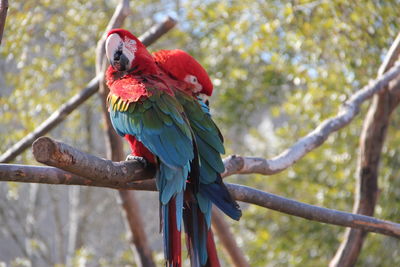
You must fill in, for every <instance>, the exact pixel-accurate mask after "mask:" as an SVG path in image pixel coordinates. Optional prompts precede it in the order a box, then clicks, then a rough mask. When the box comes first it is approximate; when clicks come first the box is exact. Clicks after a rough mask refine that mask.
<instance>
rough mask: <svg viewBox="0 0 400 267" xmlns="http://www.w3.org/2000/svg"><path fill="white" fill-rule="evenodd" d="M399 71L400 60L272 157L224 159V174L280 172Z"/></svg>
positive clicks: (343, 123)
mask: <svg viewBox="0 0 400 267" xmlns="http://www.w3.org/2000/svg"><path fill="white" fill-rule="evenodd" d="M399 74H400V64H396V65H395V66H394V67H392V68H391V69H390V70H389V71H388V72H386V73H385V74H384V75H382V76H381V77H379V78H378V79H376V80H374V81H372V82H370V84H369V85H367V86H364V87H363V88H362V89H361V90H359V91H357V92H356V93H355V94H354V95H352V96H351V97H350V98H349V100H347V101H346V102H345V103H344V104H343V105H342V106H341V107H340V109H339V112H338V114H337V115H336V116H334V117H332V118H330V119H327V120H325V121H323V122H322V123H321V124H320V125H319V126H318V127H317V128H315V129H314V130H313V131H312V132H310V133H309V134H308V135H306V136H304V137H302V138H301V139H300V140H298V141H297V142H296V143H295V144H294V145H293V146H291V147H290V148H288V149H287V150H285V151H283V152H282V153H281V154H279V155H278V156H276V157H274V158H272V159H264V158H258V157H240V156H233V157H230V158H228V159H226V160H225V166H227V167H228V168H227V169H226V171H225V173H224V174H223V175H224V176H228V175H232V174H246V173H247V174H248V173H259V174H264V175H271V174H275V173H279V172H281V171H283V170H285V169H287V168H288V167H290V166H292V165H293V164H294V163H296V162H297V161H298V160H299V159H301V158H302V157H304V156H305V155H306V154H307V153H308V152H310V151H312V150H314V149H315V148H317V147H319V146H320V145H322V144H323V143H324V142H325V140H326V139H327V138H328V137H329V135H330V134H332V133H333V132H335V131H338V130H340V129H341V128H343V127H345V126H346V125H347V124H349V123H350V122H351V121H352V120H353V118H354V117H355V116H356V115H357V114H358V113H359V110H360V106H361V104H362V103H363V102H365V101H366V100H367V99H370V98H371V97H372V96H373V95H374V94H377V93H381V92H382V91H383V90H384V89H385V87H386V86H387V85H388V84H389V82H391V81H392V80H394V79H396V78H397V77H398V76H399Z"/></svg>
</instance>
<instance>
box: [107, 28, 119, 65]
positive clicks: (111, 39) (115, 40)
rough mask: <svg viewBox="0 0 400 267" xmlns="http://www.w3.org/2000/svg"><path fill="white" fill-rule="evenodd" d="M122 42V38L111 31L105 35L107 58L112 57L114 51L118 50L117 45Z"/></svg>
mask: <svg viewBox="0 0 400 267" xmlns="http://www.w3.org/2000/svg"><path fill="white" fill-rule="evenodd" d="M121 44H122V39H121V37H119V35H118V34H116V33H113V34H111V35H110V36H108V37H107V40H106V55H107V57H108V59H109V60H111V59H113V58H114V53H115V51H117V50H118V47H119V46H120V45H121Z"/></svg>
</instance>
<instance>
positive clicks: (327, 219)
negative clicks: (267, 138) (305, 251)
mask: <svg viewBox="0 0 400 267" xmlns="http://www.w3.org/2000/svg"><path fill="white" fill-rule="evenodd" d="M226 186H227V187H228V189H229V192H230V193H231V194H232V196H233V197H234V198H235V199H236V200H239V201H243V202H247V203H251V204H255V205H258V206H261V207H265V208H268V209H272V210H276V211H279V212H283V213H286V214H290V215H294V216H297V217H302V218H304V219H308V220H311V221H318V222H323V223H328V224H334V225H340V226H346V227H352V228H358V229H363V230H365V231H370V232H375V233H380V234H384V235H389V236H393V237H397V238H400V224H398V223H394V222H390V221H384V220H379V219H376V218H374V217H369V216H365V215H359V214H353V213H349V212H344V211H338V210H333V209H327V208H322V207H317V206H313V205H309V204H306V203H302V202H299V201H296V200H291V199H287V198H284V197H281V196H277V195H274V194H271V193H267V192H263V191H260V190H257V189H254V188H250V187H247V186H243V185H234V184H226Z"/></svg>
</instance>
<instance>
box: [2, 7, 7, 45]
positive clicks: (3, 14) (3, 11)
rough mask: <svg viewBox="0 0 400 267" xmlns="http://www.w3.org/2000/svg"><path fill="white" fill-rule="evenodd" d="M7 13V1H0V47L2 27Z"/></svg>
mask: <svg viewBox="0 0 400 267" xmlns="http://www.w3.org/2000/svg"><path fill="white" fill-rule="evenodd" d="M7 11H8V0H1V1H0V45H1V40H2V39H3V31H4V27H5V25H6V18H7Z"/></svg>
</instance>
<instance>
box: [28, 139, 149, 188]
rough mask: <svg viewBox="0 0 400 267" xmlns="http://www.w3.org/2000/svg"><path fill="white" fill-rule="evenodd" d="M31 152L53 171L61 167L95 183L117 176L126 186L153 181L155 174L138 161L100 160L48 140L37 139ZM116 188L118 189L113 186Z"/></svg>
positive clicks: (122, 154)
mask: <svg viewBox="0 0 400 267" xmlns="http://www.w3.org/2000/svg"><path fill="white" fill-rule="evenodd" d="M118 139H120V138H118ZM121 146H122V144H121ZM121 151H122V150H121ZM32 152H33V155H34V156H35V159H36V160H37V161H38V162H40V163H43V164H46V165H49V166H55V167H59V166H63V167H62V169H63V170H65V171H69V172H72V173H76V172H79V173H80V175H81V176H84V177H92V176H95V177H96V180H104V181H105V180H107V179H110V177H115V176H118V177H120V179H119V180H120V181H119V182H123V183H126V182H132V181H136V180H140V179H143V177H153V176H154V173H155V171H154V168H152V167H151V166H148V167H147V168H145V169H144V168H143V165H142V163H140V162H139V161H132V164H129V165H126V164H125V163H124V162H123V161H122V162H115V161H111V160H106V159H102V158H99V157H96V156H93V155H90V154H87V153H84V152H82V151H79V150H77V149H75V148H73V147H71V146H69V145H67V144H64V143H61V142H57V141H55V140H53V139H51V138H49V137H40V138H39V139H37V140H36V141H35V142H34V143H33V145H32ZM118 157H119V158H121V157H122V158H123V157H124V153H123V152H122V153H121V155H119V156H114V157H113V158H118ZM104 166H105V167H106V168H104ZM121 178H122V179H121ZM110 182H111V181H110ZM116 186H118V185H117V184H116Z"/></svg>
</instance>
